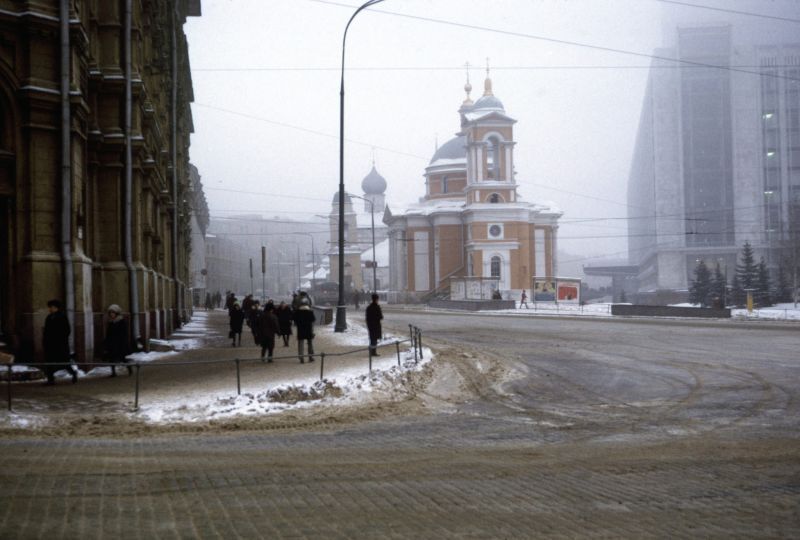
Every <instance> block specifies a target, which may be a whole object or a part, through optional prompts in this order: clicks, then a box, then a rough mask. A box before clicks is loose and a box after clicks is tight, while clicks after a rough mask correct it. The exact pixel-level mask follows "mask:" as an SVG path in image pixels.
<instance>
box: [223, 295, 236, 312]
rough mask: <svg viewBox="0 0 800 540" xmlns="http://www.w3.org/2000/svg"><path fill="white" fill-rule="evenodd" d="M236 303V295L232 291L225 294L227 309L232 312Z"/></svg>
mask: <svg viewBox="0 0 800 540" xmlns="http://www.w3.org/2000/svg"><path fill="white" fill-rule="evenodd" d="M235 303H236V295H235V294H233V293H232V292H229V293H226V294H225V310H226V311H227V312H228V314H230V312H231V310H232V309H233V304H235Z"/></svg>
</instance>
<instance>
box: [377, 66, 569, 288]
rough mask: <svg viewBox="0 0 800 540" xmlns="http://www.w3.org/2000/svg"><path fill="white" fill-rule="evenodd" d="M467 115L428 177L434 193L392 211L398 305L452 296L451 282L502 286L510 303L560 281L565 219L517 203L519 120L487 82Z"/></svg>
mask: <svg viewBox="0 0 800 540" xmlns="http://www.w3.org/2000/svg"><path fill="white" fill-rule="evenodd" d="M465 90H466V92H467V98H466V99H465V100H464V102H463V103H462V105H461V108H460V109H459V114H460V116H461V129H460V131H459V132H458V133H457V134H456V137H455V138H453V139H451V140H450V141H448V142H447V143H445V144H444V145H442V146H441V147H440V148H438V149H437V151H436V153H435V154H434V155H433V158H432V159H431V162H430V164H429V165H428V167H427V168H426V169H425V184H426V192H425V196H424V197H423V198H422V200H421V202H420V203H419V204H416V205H413V206H411V207H409V208H407V209H405V210H402V211H395V212H392V211H391V210H390V209H388V208H387V210H386V213H385V215H384V222H385V223H386V224H387V225H388V226H389V242H390V246H389V256H390V265H389V266H390V269H391V277H390V280H391V290H392V291H395V292H397V293H400V296H397V298H398V299H403V298H405V299H408V298H409V296H417V297H424V296H425V295H427V294H430V293H431V292H434V291H439V290H443V289H446V288H447V286H448V285H449V279H450V278H451V277H463V276H474V277H494V278H499V287H500V290H501V291H503V292H504V293H505V295H506V296H510V295H517V294H518V293H519V292H520V291H521V290H522V289H529V288H530V287H531V282H532V277H534V276H537V277H553V276H556V275H557V274H556V271H557V270H556V263H557V256H556V253H557V250H556V234H557V230H558V218H559V217H560V216H561V213H560V212H559V211H558V210H556V209H554V208H551V207H550V206H548V205H543V204H535V203H530V202H525V201H522V200H521V199H520V197H519V196H518V195H517V180H516V172H515V170H514V159H515V156H514V145H515V144H516V143H515V142H514V133H513V126H514V124H515V123H516V120H514V119H513V118H511V117H509V116H508V115H507V114H506V112H505V108H504V107H503V104H502V102H501V101H500V100H499V99H498V98H497V97H496V96H495V95H494V94H493V92H492V81H491V79H490V78H489V77H488V73H487V77H486V81H485V89H484V94H483V96H482V97H481V98H479V99H478V100H477V101H476V102H474V103H473V102H472V100H471V99H470V97H469V93H470V91H471V90H472V87H471V86H470V84H469V82H467V85H466V86H465Z"/></svg>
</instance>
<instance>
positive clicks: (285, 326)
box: [276, 302, 292, 347]
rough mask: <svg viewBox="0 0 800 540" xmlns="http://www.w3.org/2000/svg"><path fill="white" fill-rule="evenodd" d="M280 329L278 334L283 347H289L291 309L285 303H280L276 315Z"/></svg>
mask: <svg viewBox="0 0 800 540" xmlns="http://www.w3.org/2000/svg"><path fill="white" fill-rule="evenodd" d="M276 315H277V316H278V325H279V326H280V329H279V331H278V334H279V335H280V336H281V337H282V338H283V346H284V347H288V346H289V336H291V335H292V308H290V307H289V305H288V304H287V303H286V302H281V303H280V305H279V306H278V311H277V313H276Z"/></svg>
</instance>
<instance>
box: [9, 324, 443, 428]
mask: <svg viewBox="0 0 800 540" xmlns="http://www.w3.org/2000/svg"><path fill="white" fill-rule="evenodd" d="M244 330H245V331H244V332H243V333H242V346H241V347H232V346H231V341H230V340H229V339H228V338H227V334H228V317H227V313H226V312H224V311H222V310H214V311H210V312H205V311H196V312H195V315H194V317H193V319H192V321H191V322H190V323H188V324H187V325H185V326H184V327H183V328H181V329H180V330H179V331H177V332H175V334H173V336H171V337H170V339H169V340H165V341H163V342H161V343H164V344H169V345H170V346H172V347H174V348H175V350H174V351H170V352H151V353H148V354H145V353H137V354H136V355H134V358H135V359H136V361H138V362H141V363H142V367H141V374H140V397H139V411H137V412H132V411H133V405H134V389H135V379H136V377H135V376H129V375H128V373H127V370H126V369H125V367H122V368H121V369H120V368H117V377H115V378H111V377H110V368H105V367H103V368H95V369H93V370H91V371H90V372H89V373H87V374H85V375H82V376H81V378H80V380H79V381H78V383H77V384H72V383H71V381H70V378H69V377H68V376H67V375H66V372H59V375H62V376H60V377H58V379H57V384H56V385H55V386H44V385H43V383H42V382H40V381H32V382H18V383H14V384H13V385H12V392H13V412H12V413H10V414H9V413H8V412H6V411H4V412H3V413H2V415H0V428H2V427H6V428H8V427H44V426H45V425H47V424H48V423H51V422H52V421H53V417H54V416H63V415H68V416H73V417H74V416H76V415H77V416H84V417H87V416H93V415H95V416H96V415H107V414H123V415H133V416H134V417H135V418H136V419H138V420H143V421H147V422H194V421H201V420H208V419H210V418H221V417H228V416H234V415H237V414H254V413H273V412H278V411H281V410H285V409H287V408H289V407H291V406H304V405H305V404H306V402H307V401H308V402H311V401H316V400H318V399H321V398H323V397H341V396H345V395H346V394H350V393H352V390H362V391H363V390H369V388H370V387H371V386H372V385H373V384H378V385H386V384H391V380H392V379H393V378H395V377H397V376H399V375H402V372H403V371H404V370H408V369H411V368H416V369H419V368H420V367H421V365H422V364H421V363H420V365H415V364H414V362H413V352H410V351H409V347H410V344H409V343H403V344H401V348H400V350H401V363H403V369H402V370H398V369H397V363H398V362H397V354H396V350H397V348H396V346H395V345H394V343H395V341H397V340H403V339H407V338H408V336H397V337H395V336H390V335H387V336H386V339H385V340H384V341H382V342H381V343H382V344H386V346H384V347H382V348H381V349H380V354H381V356H379V357H377V358H374V359H373V364H372V367H373V373H374V374H379V373H380V374H381V377H382V380H380V381H378V379H379V378H381V377H375V378H373V379H372V380H370V378H369V375H368V374H369V356H368V352H367V351H366V350H364V351H361V352H358V353H356V354H353V355H348V356H334V357H331V356H327V355H330V354H336V353H343V352H347V351H353V350H355V349H363V348H366V346H367V345H368V338H367V332H366V328H365V327H364V326H363V324H360V323H359V322H356V321H353V320H349V321H348V331H347V332H345V333H340V334H336V333H334V332H333V325H327V326H316V327H315V333H316V338H315V339H314V349H315V352H316V355H315V359H316V361H315V362H313V363H309V362H308V360H307V359H306V363H304V364H300V362H299V360H298V358H297V357H296V354H297V341H296V339H295V336H292V338H291V340H290V346H289V347H284V346H283V344H282V341H281V340H280V339H276V342H277V343H276V348H275V353H274V354H275V360H274V362H273V363H271V364H267V363H263V362H262V361H261V360H260V354H261V348H260V347H258V346H256V345H255V343H254V340H253V336H252V334H251V333H250V331H249V328H248V327H247V326H245V329H244ZM323 352H324V353H325V354H326V356H327V357H326V358H325V363H324V379H325V381H324V383H320V382H319V379H320V367H321V363H322V359H321V355H320V353H323ZM426 352H427V354H426V360H428V359H430V351H426ZM284 356H294V358H280V357H284ZM235 359H240V381H241V392H242V395H241V396H237V379H236V364H235V362H234V361H233V360H235ZM209 360H229V361H228V362H224V363H204V362H207V361H209ZM409 360H411V362H409ZM175 362H196V364H192V365H173V364H174V363H175ZM2 386H5V383H3V384H2V385H0V388H1V387H2ZM2 391H3V394H4V393H5V388H2ZM350 397H352V396H350ZM73 420H74V418H73Z"/></svg>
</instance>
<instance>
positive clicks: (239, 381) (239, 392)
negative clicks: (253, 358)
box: [235, 358, 242, 396]
mask: <svg viewBox="0 0 800 540" xmlns="http://www.w3.org/2000/svg"><path fill="white" fill-rule="evenodd" d="M235 362H236V395H237V396H241V395H242V379H241V377H240V375H239V359H238V358H237V359H236V360H235Z"/></svg>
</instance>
